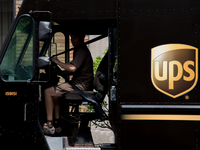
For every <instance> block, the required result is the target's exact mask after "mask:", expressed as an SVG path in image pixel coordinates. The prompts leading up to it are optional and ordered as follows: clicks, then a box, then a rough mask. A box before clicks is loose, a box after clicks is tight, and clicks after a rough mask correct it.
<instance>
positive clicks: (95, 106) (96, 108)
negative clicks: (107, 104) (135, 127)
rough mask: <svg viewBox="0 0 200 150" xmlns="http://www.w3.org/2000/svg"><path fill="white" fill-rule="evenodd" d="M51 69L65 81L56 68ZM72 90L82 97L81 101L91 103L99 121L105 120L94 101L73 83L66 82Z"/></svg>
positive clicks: (63, 75)
mask: <svg viewBox="0 0 200 150" xmlns="http://www.w3.org/2000/svg"><path fill="white" fill-rule="evenodd" d="M53 69H54V70H55V71H56V72H57V73H58V74H59V75H61V76H62V77H63V78H64V79H66V76H65V74H64V73H63V72H62V71H61V70H60V69H58V68H57V67H53ZM68 83H69V84H70V85H71V86H72V88H73V89H74V90H75V91H77V92H78V93H79V94H80V95H81V96H82V97H83V99H85V100H87V101H88V102H91V103H92V104H93V106H94V108H95V110H96V113H97V114H98V115H99V117H100V120H101V121H104V120H105V116H104V112H103V110H102V108H101V106H100V105H99V104H98V103H97V102H96V101H95V100H93V99H92V98H91V97H89V96H88V95H87V94H85V93H84V92H83V91H82V90H81V89H79V88H78V87H77V86H76V85H75V84H74V83H72V82H71V81H69V82H68Z"/></svg>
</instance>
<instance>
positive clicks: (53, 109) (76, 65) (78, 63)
mask: <svg viewBox="0 0 200 150" xmlns="http://www.w3.org/2000/svg"><path fill="white" fill-rule="evenodd" d="M84 38H85V35H71V42H72V45H73V46H74V47H75V49H74V53H73V60H72V61H71V62H70V63H63V62H61V61H59V60H58V59H57V57H54V58H52V59H51V61H52V62H54V63H56V64H57V65H58V66H60V67H61V68H63V69H64V72H65V73H66V75H73V78H72V79H71V81H72V82H73V83H74V84H75V85H76V86H77V87H78V88H80V89H81V90H83V91H86V90H92V89H93V87H92V84H93V61H92V57H91V53H90V51H89V49H88V48H87V46H86V45H85V44H84ZM71 91H74V89H73V88H72V87H71V85H70V84H69V83H68V82H65V83H63V84H60V85H57V86H55V87H50V88H47V89H46V90H45V91H44V96H45V106H46V113H47V116H46V119H47V122H46V123H45V124H44V126H43V130H44V133H45V134H50V135H53V134H54V133H55V132H57V133H60V132H61V130H62V129H61V127H60V105H59V100H58V98H59V97H61V96H62V95H63V94H65V93H67V92H71Z"/></svg>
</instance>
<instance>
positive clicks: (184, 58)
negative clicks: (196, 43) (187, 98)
mask: <svg viewBox="0 0 200 150" xmlns="http://www.w3.org/2000/svg"><path fill="white" fill-rule="evenodd" d="M151 80H152V83H153V85H154V87H155V88H156V89H157V90H159V91H160V92H162V93H164V94H166V95H168V96H170V97H173V98H176V97H179V96H181V95H183V94H185V93H187V92H189V91H191V90H192V89H193V88H194V87H195V85H196V83H197V80H198V49H197V48H195V47H193V46H189V45H184V44H166V45H161V46H157V47H154V48H152V50H151Z"/></svg>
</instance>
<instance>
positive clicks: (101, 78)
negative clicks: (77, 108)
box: [93, 52, 108, 100]
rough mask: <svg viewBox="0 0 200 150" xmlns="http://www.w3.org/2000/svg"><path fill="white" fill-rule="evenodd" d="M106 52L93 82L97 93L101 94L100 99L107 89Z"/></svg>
mask: <svg viewBox="0 0 200 150" xmlns="http://www.w3.org/2000/svg"><path fill="white" fill-rule="evenodd" d="M107 81H108V52H107V53H106V54H105V56H104V57H103V59H102V61H101V62H100V64H99V66H98V68H97V71H96V74H95V77H94V82H93V87H94V89H95V90H96V91H98V93H100V94H101V95H102V97H101V100H103V99H104V97H105V95H106V94H107V90H108V82H107Z"/></svg>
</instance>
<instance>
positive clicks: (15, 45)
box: [0, 16, 33, 81]
mask: <svg viewBox="0 0 200 150" xmlns="http://www.w3.org/2000/svg"><path fill="white" fill-rule="evenodd" d="M0 70H1V78H2V79H3V80H5V81H19V80H21V81H27V80H28V79H32V77H33V20H32V19H31V18H30V17H28V16H24V17H22V18H20V19H19V21H18V24H17V26H16V28H15V31H14V33H13V35H12V38H11V40H10V42H9V44H8V47H7V50H6V52H5V55H4V57H3V60H2V62H1V65H0Z"/></svg>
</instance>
